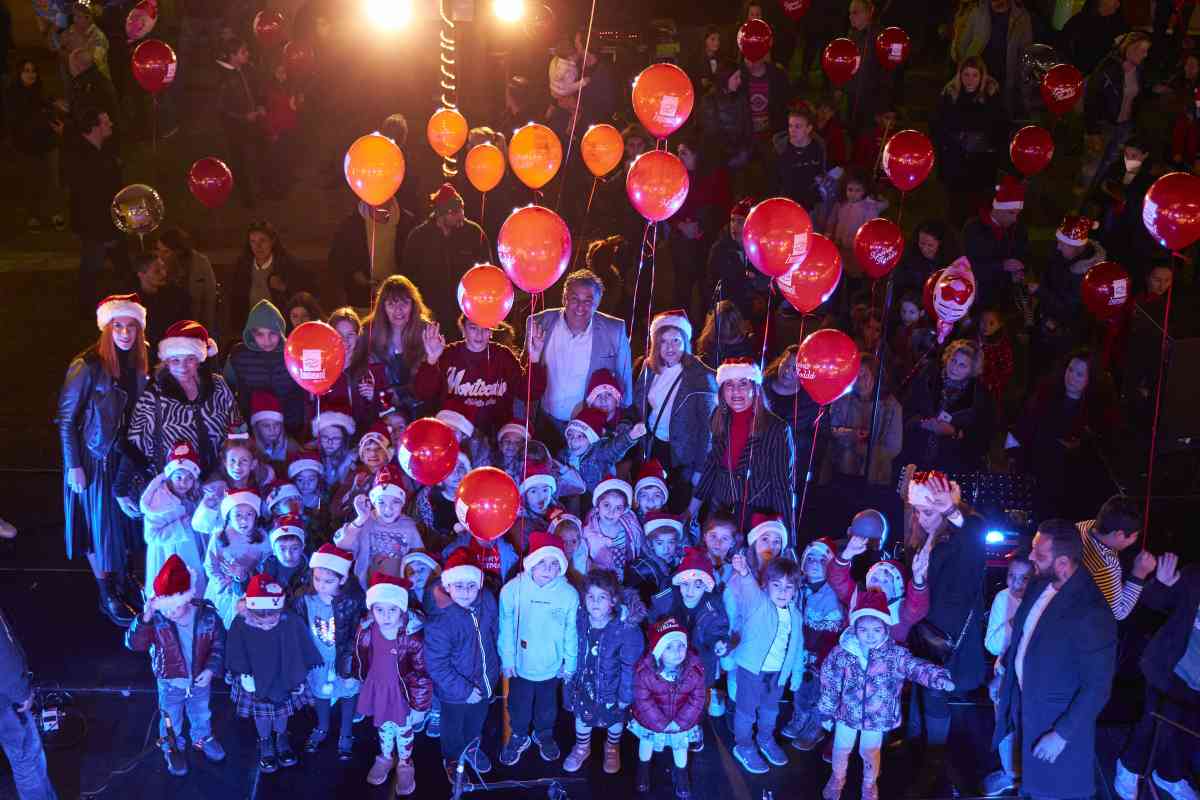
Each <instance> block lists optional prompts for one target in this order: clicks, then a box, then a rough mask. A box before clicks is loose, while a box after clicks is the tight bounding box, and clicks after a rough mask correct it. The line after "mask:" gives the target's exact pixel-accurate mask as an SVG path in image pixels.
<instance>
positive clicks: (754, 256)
mask: <svg viewBox="0 0 1200 800" xmlns="http://www.w3.org/2000/svg"><path fill="white" fill-rule="evenodd" d="M811 236H812V220H811V219H810V218H809V216H808V212H807V211H805V210H804V207H803V206H801V205H800V204H799V203H797V202H796V201H795V200H791V199H789V198H787V197H772V198H770V199H769V200H763V201H762V202H761V203H759V204H758V205H756V206H755V207H754V208H752V209H750V213H749V214H748V215H747V216H746V224H745V225H743V226H742V247H743V248H744V249H745V251H746V258H748V259H750V263H751V264H753V265H754V268H755V269H757V270H758V271H759V272H761V273H762V274H763V275H766V276H767V277H768V278H778V277H779V276H780V275H783V274H785V273H786V272H787V271H788V270H790V269H791V268H792V267H794V266H796V265H797V264H799V263H800V262H801V261H803V260H804V258H805V257H806V256H807V255H808V248H809V238H810V237H811Z"/></svg>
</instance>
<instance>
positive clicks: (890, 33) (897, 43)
mask: <svg viewBox="0 0 1200 800" xmlns="http://www.w3.org/2000/svg"><path fill="white" fill-rule="evenodd" d="M874 49H875V58H876V59H878V60H879V64H880V65H881V66H882V67H883V68H884V69H885V70H887V71H888V72H891V71H892V70H894V69H896V68H897V67H899V66H900V65H901V64H903V63H904V62H905V61H907V60H908V54H909V51H910V50H911V49H912V40H911V39H910V38H909V36H908V34H907V33H905V31H904V29H903V28H896V27H890V28H884V29H883V30H882V31H880V32H879V35H878V36H876V37H875V42H874ZM860 66H862V55H861V54H860V53H859V52H858V46H857V45H856V44H854V42H852V41H851V40H849V39H847V38H845V37H842V38H838V39H834V40H833V41H831V42H830V43H829V44H827V45H826V46H825V50H824V51H823V52H822V53H821V69H823V70H824V71H825V75H826V77H828V78H829V82H830V83H832V84H833V85H834V86H837V87H840V86H845V85H846V84H847V83H849V82H850V79H851V78H853V77H854V75H855V73H857V72H858V68H859V67H860Z"/></svg>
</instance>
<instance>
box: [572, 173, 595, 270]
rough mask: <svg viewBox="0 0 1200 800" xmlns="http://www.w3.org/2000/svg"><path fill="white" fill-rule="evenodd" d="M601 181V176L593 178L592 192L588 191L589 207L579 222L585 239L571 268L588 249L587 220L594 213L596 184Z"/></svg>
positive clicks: (576, 264) (575, 265)
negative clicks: (593, 202)
mask: <svg viewBox="0 0 1200 800" xmlns="http://www.w3.org/2000/svg"><path fill="white" fill-rule="evenodd" d="M599 183H600V179H599V178H592V190H591V191H590V192H588V201H587V208H585V209H584V211H583V221H582V222H580V223H579V230H580V232H581V233H582V234H583V235H582V236H580V239H582V240H583V241H580V243H579V244H580V247H579V249H578V250H576V251H575V261H574V264H573V265H572V267H571V269H575V268H576V267H577V266H578V265H579V256H581V255H582V254H583V252H584V251H585V250H587V241H586V236H587V222H588V217H589V216H591V213H592V199H593V198H594V197H595V196H596V186H598V185H599Z"/></svg>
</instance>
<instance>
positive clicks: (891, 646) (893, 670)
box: [817, 628, 950, 731]
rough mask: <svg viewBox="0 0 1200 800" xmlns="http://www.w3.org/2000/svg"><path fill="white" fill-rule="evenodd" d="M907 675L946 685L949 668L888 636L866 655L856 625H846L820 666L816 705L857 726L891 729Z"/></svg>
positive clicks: (897, 720) (830, 715) (938, 686)
mask: <svg viewBox="0 0 1200 800" xmlns="http://www.w3.org/2000/svg"><path fill="white" fill-rule="evenodd" d="M906 680H908V681H915V682H917V683H919V684H921V685H922V686H926V687H928V688H930V689H943V688H946V687H947V686H948V685H949V684H950V673H949V672H948V671H947V670H945V669H943V668H942V667H939V666H937V665H935V664H932V663H930V662H928V661H925V660H924V659H920V658H917V657H916V656H914V655H913V654H912V653H910V652H908V650H907V649H906V648H904V647H902V646H901V645H898V644H896V643H895V642H893V641H892V640H891V639H890V638H889V639H887V640H886V641H885V642H884V643H883V644H882V645H881V646H879V647H877V648H875V649H874V650H870V651H868V652H866V653H865V654H864V653H863V648H862V645H861V644H859V641H858V637H857V636H855V635H854V630H853V629H852V628H847V629H846V630H845V631H844V632H843V633H842V636H841V639H840V640H839V642H838V646H837V647H835V648H833V650H832V651H831V652H830V653H829V656H828V657H827V658H826V659H825V663H824V664H822V665H821V699H820V701H819V703H818V705H817V710H818V711H819V713H820V714H821V716H822V717H826V718H831V719H833V721H834V722H840V723H842V724H843V725H846V726H847V727H850V728H853V729H854V730H860V731H890V730H892V729H893V728H896V727H898V726H899V725H900V689H901V688H902V687H903V686H904V682H905V681H906Z"/></svg>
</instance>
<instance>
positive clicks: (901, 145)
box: [883, 130, 933, 192]
mask: <svg viewBox="0 0 1200 800" xmlns="http://www.w3.org/2000/svg"><path fill="white" fill-rule="evenodd" d="M932 169H933V144H932V143H931V142H930V141H929V137H928V136H926V135H925V134H923V133H921V132H920V131H911V130H910V131H900V132H899V133H897V134H896V135H895V136H893V137H892V138H891V139H888V141H887V144H885V145H884V146H883V171H884V172H885V173H886V174H887V176H888V178H890V179H891V181H892V185H893V186H895V187H896V188H897V189H899V190H900V191H902V192H911V191H912V190H913V189H915V188H917V187H918V186H920V185H921V184H922V183H924V182H925V179H926V178H928V177H929V173H930V171H931V170H932Z"/></svg>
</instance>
